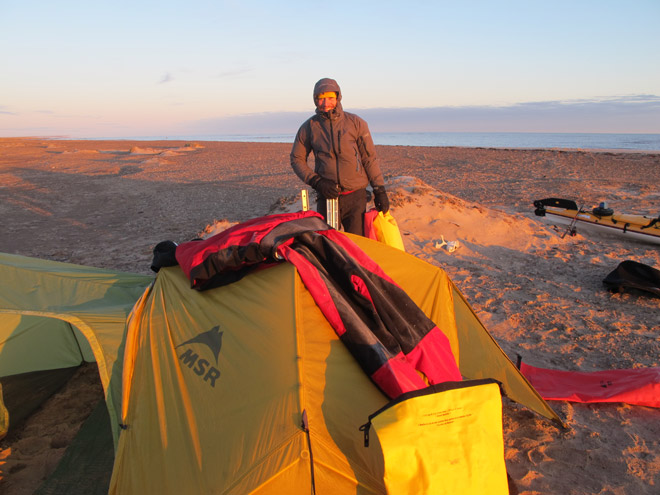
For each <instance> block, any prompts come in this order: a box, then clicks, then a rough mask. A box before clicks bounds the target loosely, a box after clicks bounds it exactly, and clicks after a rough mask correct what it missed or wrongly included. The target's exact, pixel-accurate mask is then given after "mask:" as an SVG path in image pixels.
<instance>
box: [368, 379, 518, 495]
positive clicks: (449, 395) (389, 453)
mask: <svg viewBox="0 0 660 495" xmlns="http://www.w3.org/2000/svg"><path fill="white" fill-rule="evenodd" d="M370 426H373V428H374V430H375V433H376V435H377V437H378V440H379V441H380V445H381V448H382V451H383V459H384V467H385V479H384V481H385V486H386V488H387V493H388V494H396V495H441V494H452V495H454V494H459V493H460V494H461V495H469V494H475V495H483V494H488V495H497V494H508V493H509V489H508V482H507V474H506V466H505V464H504V440H503V433H502V397H501V392H500V387H499V384H498V382H496V381H495V380H490V379H484V380H470V381H464V382H446V383H441V384H439V385H434V386H431V387H428V388H425V389H423V390H417V391H413V392H408V393H406V394H403V395H401V396H400V397H398V398H397V399H395V400H393V401H391V402H390V403H389V404H387V405H386V406H385V407H383V408H382V409H380V410H379V411H377V412H376V413H374V414H372V415H371V416H369V423H367V424H366V425H364V426H363V427H362V428H361V429H362V430H363V431H364V434H365V446H366V445H368V443H369V428H370Z"/></svg>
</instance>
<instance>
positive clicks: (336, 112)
mask: <svg viewBox="0 0 660 495" xmlns="http://www.w3.org/2000/svg"><path fill="white" fill-rule="evenodd" d="M326 91H334V92H335V93H337V106H336V107H335V108H334V109H333V110H331V111H330V112H327V113H326V112H322V111H320V110H319V109H318V108H317V109H316V114H315V115H314V116H313V117H311V118H309V119H308V120H306V121H305V122H304V123H303V124H302V125H301V126H300V129H299V130H298V133H297V134H296V138H295V139H294V141H293V147H292V149H291V155H290V158H291V167H292V168H293V170H294V172H295V173H296V175H297V176H298V177H299V178H300V179H301V180H302V181H303V182H305V183H306V184H310V185H311V183H313V182H314V181H315V179H316V178H317V177H318V176H321V177H323V178H325V179H330V180H332V181H334V182H335V183H336V184H339V187H340V191H342V192H347V191H355V190H357V189H364V188H365V187H367V185H368V184H369V183H371V185H372V187H377V186H383V185H384V184H385V183H384V180H383V174H382V172H381V170H380V165H379V163H378V159H377V157H376V148H375V146H374V142H373V139H372V138H371V133H370V132H369V127H368V125H367V122H366V121H365V120H364V119H362V118H360V117H358V116H357V115H355V114H352V113H349V112H345V111H344V110H343V108H342V106H341V89H340V88H339V84H337V82H336V81H335V80H334V79H328V78H325V79H321V80H320V81H318V82H317V83H316V85H315V86H314V94H313V98H314V104H315V105H316V95H318V94H321V93H324V92H326ZM311 152H313V153H314V169H313V170H312V169H311V168H310V167H309V166H308V165H307V158H308V156H309V154H310V153H311Z"/></svg>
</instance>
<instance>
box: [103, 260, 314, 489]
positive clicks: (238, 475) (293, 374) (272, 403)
mask: <svg viewBox="0 0 660 495" xmlns="http://www.w3.org/2000/svg"><path fill="white" fill-rule="evenodd" d="M293 276H294V270H293V268H292V267H291V266H289V265H280V266H276V267H273V268H269V269H267V270H263V271H260V272H258V273H255V274H252V275H251V276H249V277H246V278H245V279H243V280H241V281H239V282H236V283H234V284H232V285H231V286H227V287H220V288H217V289H213V290H209V291H205V292H197V291H192V290H190V288H189V283H188V281H187V279H186V278H185V276H184V275H183V272H182V271H181V270H180V269H179V268H178V267H172V268H165V269H162V270H161V271H160V272H159V275H158V278H157V280H156V284H155V285H154V288H153V289H152V291H151V294H150V296H149V298H148V301H147V302H146V304H145V306H144V308H143V309H142V311H141V313H140V314H139V315H137V317H138V325H137V326H136V328H139V335H138V336H137V339H138V340H137V345H136V346H135V347H132V348H133V351H132V352H134V353H135V356H126V359H128V360H131V361H134V363H135V366H134V369H133V376H132V383H131V384H130V394H129V396H128V397H129V402H128V404H127V407H126V411H127V415H126V417H125V419H124V422H125V423H126V424H127V427H128V429H127V430H126V431H124V432H122V433H121V435H120V439H119V450H118V453H117V464H116V466H115V475H113V490H115V493H137V492H139V489H137V488H136V487H139V486H142V485H141V483H147V485H148V486H149V487H150V490H152V491H154V492H162V493H179V492H180V490H189V489H190V487H191V486H197V485H199V487H200V489H201V491H200V493H206V492H208V490H209V489H210V487H211V486H212V487H213V489H214V490H216V491H217V492H218V493H231V492H229V491H227V492H225V491H223V490H229V488H230V487H231V486H233V485H234V484H235V483H239V482H240V480H242V479H252V480H254V479H261V480H264V479H270V478H271V477H273V476H276V475H277V473H278V472H279V471H280V470H282V469H285V468H286V466H288V465H289V464H292V463H295V462H298V459H299V457H300V456H301V452H300V451H296V448H294V447H291V446H292V445H298V444H300V445H302V446H303V447H305V443H304V442H303V443H301V441H300V440H296V439H297V438H298V437H299V436H301V435H302V431H301V427H300V417H301V412H300V407H299V389H298V362H297V361H298V360H297V358H296V336H295V328H296V326H295V324H294V319H295V309H294V296H293ZM209 332H211V333H209ZM220 333H221V334H220ZM131 338H132V337H131V336H130V335H129V336H128V337H127V340H128V341H131ZM214 339H215V340H214ZM214 345H215V348H214ZM216 357H217V361H216ZM202 361H204V362H202ZM274 426H275V427H274ZM218 445H230V446H232V448H218ZM305 448H306V447H305ZM143 449H147V450H153V451H158V452H160V453H161V455H158V456H152V457H151V458H148V459H147V458H143V456H140V455H139V454H138V453H139V452H140V451H142V450H143ZM277 452H280V454H275V453H277ZM165 471H167V475H166V476H162V475H160V474H158V473H163V472H165ZM252 471H255V472H259V473H261V474H260V475H259V476H256V475H253V474H252ZM126 473H130V474H128V475H127V474H126ZM145 473H146V474H148V475H149V476H148V477H149V479H148V480H143V481H139V480H138V478H139V477H140V476H143V474H145ZM154 473H156V474H154ZM152 477H153V478H157V479H151V478H152ZM192 478H194V479H192ZM127 480H132V481H127ZM218 480H221V485H222V486H220V487H219V486H218ZM131 483H135V484H134V485H133V486H131ZM145 486H146V485H145ZM253 488H256V486H255V487H251V488H250V489H253Z"/></svg>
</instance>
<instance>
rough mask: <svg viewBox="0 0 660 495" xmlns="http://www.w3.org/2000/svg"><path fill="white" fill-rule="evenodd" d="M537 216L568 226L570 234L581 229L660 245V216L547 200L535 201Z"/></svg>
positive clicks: (605, 206)
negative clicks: (619, 211)
mask: <svg viewBox="0 0 660 495" xmlns="http://www.w3.org/2000/svg"><path fill="white" fill-rule="evenodd" d="M534 207H535V208H536V209H535V210H534V213H535V214H536V215H537V216H540V217H545V219H546V220H547V221H548V222H550V223H552V224H555V225H556V224H559V225H568V229H567V233H570V234H571V235H573V234H575V232H577V231H578V230H582V229H584V230H585V231H592V232H601V233H606V234H617V235H620V236H623V237H625V238H627V239H635V240H639V241H646V242H651V243H654V244H660V216H658V217H649V216H647V215H633V214H628V213H618V212H615V211H614V210H613V209H612V208H609V207H608V205H607V203H601V204H600V205H598V206H597V207H595V208H591V209H589V208H584V207H579V206H578V205H577V203H575V201H571V200H570V199H559V198H546V199H539V200H536V201H534Z"/></svg>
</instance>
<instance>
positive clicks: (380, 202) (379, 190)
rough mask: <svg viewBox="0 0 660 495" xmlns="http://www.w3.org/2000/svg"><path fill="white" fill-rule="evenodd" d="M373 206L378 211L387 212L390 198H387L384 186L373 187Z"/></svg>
mask: <svg viewBox="0 0 660 495" xmlns="http://www.w3.org/2000/svg"><path fill="white" fill-rule="evenodd" d="M374 206H376V209H377V210H378V211H382V212H383V213H387V212H388V211H389V209H390V200H389V199H388V198H387V192H385V187H384V186H376V187H374Z"/></svg>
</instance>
